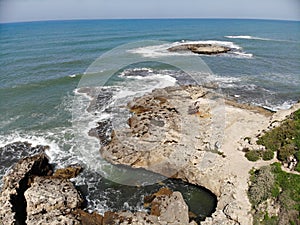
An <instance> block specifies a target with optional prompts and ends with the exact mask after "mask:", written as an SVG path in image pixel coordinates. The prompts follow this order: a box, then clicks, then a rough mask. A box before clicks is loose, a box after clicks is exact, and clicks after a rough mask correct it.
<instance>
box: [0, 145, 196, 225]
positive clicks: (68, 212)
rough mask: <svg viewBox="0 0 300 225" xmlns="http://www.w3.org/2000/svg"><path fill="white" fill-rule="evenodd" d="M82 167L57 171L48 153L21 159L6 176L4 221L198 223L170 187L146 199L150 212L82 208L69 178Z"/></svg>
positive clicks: (8, 224)
mask: <svg viewBox="0 0 300 225" xmlns="http://www.w3.org/2000/svg"><path fill="white" fill-rule="evenodd" d="M14 146H20V143H19V144H16V145H14ZM22 146H27V145H26V144H25V145H22ZM81 170H82V168H81V167H80V166H79V165H74V166H70V167H67V168H65V169H57V170H56V171H55V172H54V173H53V169H52V167H51V165H50V164H49V163H48V159H47V156H46V155H45V154H44V153H39V154H37V155H34V156H31V157H27V158H24V159H22V160H20V161H19V162H18V163H16V164H15V165H14V166H13V168H12V170H11V171H10V172H9V173H8V174H7V175H6V176H5V177H4V179H3V181H4V185H3V189H2V191H1V194H0V224H1V225H15V224H18V225H19V224H20V225H23V224H27V225H38V224H41V225H42V224H50V225H51V224H52V225H56V224H73V225H76V224H78V225H79V224H82V225H107V224H124V225H125V224H128V223H130V224H136V225H141V224H158V225H159V224H162V225H165V224H170V225H188V224H196V223H195V222H193V221H192V222H190V221H189V220H190V219H189V211H188V206H187V205H186V203H185V201H184V199H183V197H182V195H181V193H180V192H172V191H171V190H169V189H166V188H163V189H161V190H160V191H158V192H157V193H155V194H153V195H151V196H148V197H146V198H145V208H149V211H150V212H149V213H148V212H146V211H145V212H135V213H134V212H129V211H122V212H110V211H108V212H106V213H105V214H104V216H101V215H99V214H97V213H95V212H94V213H92V214H90V213H88V212H85V211H84V210H82V209H81V207H82V203H83V199H82V197H81V195H80V193H79V192H78V191H77V190H76V188H75V187H74V185H73V184H72V182H70V181H69V179H70V178H72V177H74V176H76V175H77V174H78V173H79V172H80V171H81Z"/></svg>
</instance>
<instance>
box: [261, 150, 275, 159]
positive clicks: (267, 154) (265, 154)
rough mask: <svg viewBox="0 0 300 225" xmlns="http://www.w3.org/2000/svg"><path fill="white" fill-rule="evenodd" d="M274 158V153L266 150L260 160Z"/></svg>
mask: <svg viewBox="0 0 300 225" xmlns="http://www.w3.org/2000/svg"><path fill="white" fill-rule="evenodd" d="M273 158H274V152H273V151H271V150H266V151H263V153H262V159H263V160H265V161H267V160H271V159H273Z"/></svg>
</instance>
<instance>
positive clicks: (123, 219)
mask: <svg viewBox="0 0 300 225" xmlns="http://www.w3.org/2000/svg"><path fill="white" fill-rule="evenodd" d="M146 199H147V200H146V201H145V202H146V206H147V207H149V208H150V209H151V212H150V214H149V213H146V212H136V213H132V212H129V211H126V212H119V213H112V212H107V213H105V214H104V218H103V224H120V225H125V224H133V225H141V224H157V225H165V224H169V225H195V224H197V223H196V222H194V221H191V222H189V220H190V219H189V212H188V206H187V205H186V203H185V201H184V199H183V197H182V195H181V193H180V192H172V191H170V190H168V189H166V188H163V189H161V190H159V191H158V192H157V193H154V194H153V195H151V196H147V197H146Z"/></svg>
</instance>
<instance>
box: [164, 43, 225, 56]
mask: <svg viewBox="0 0 300 225" xmlns="http://www.w3.org/2000/svg"><path fill="white" fill-rule="evenodd" d="M168 51H170V52H182V51H191V52H193V53H197V54H204V55H214V54H220V53H226V52H229V51H230V48H228V47H225V46H221V45H215V44H181V45H177V46H174V47H171V48H168Z"/></svg>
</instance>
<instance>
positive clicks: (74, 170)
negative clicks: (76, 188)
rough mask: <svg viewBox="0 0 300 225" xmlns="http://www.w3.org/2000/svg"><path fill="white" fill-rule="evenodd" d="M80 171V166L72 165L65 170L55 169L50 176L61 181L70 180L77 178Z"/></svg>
mask: <svg viewBox="0 0 300 225" xmlns="http://www.w3.org/2000/svg"><path fill="white" fill-rule="evenodd" d="M81 171H82V167H81V166H80V165H73V166H69V167H67V168H62V169H57V170H56V171H55V172H54V174H53V175H52V176H53V177H56V178H62V179H71V178H74V177H77V175H78V174H79V173H80V172H81Z"/></svg>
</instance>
